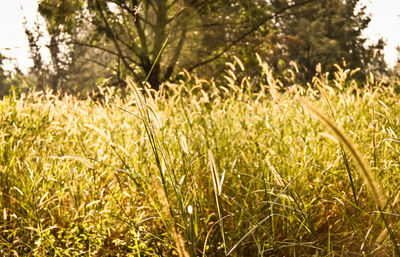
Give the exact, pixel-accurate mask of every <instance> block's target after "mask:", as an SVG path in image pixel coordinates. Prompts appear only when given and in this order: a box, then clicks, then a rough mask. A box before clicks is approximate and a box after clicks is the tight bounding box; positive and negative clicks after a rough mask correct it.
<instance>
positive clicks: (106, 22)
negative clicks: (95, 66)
mask: <svg viewBox="0 0 400 257" xmlns="http://www.w3.org/2000/svg"><path fill="white" fill-rule="evenodd" d="M96 5H97V9H98V10H99V13H100V16H101V19H102V20H103V22H104V24H105V25H106V28H107V30H108V32H109V33H110V34H111V35H112V36H113V37H112V40H113V42H114V46H115V48H116V49H117V52H118V56H119V57H121V59H122V62H123V63H124V65H125V66H126V68H127V69H128V70H129V71H130V72H131V74H132V75H133V74H135V72H134V70H133V69H132V67H131V66H130V65H129V63H128V62H127V61H126V59H125V57H124V55H123V54H122V51H121V48H120V46H119V43H118V40H117V38H116V36H115V34H114V31H113V30H112V29H111V27H110V24H108V21H107V18H106V17H105V16H104V13H103V9H102V8H101V5H100V2H99V0H96Z"/></svg>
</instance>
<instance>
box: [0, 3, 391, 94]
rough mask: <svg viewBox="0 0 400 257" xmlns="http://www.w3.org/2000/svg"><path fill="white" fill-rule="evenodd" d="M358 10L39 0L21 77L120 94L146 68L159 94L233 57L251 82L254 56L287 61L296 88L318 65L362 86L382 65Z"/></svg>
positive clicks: (281, 66)
mask: <svg viewBox="0 0 400 257" xmlns="http://www.w3.org/2000/svg"><path fill="white" fill-rule="evenodd" d="M358 4H359V0H344V1H343V0H291V1H289V0H270V1H265V0H253V1H248V0H65V1H58V0H40V1H39V7H38V11H39V13H40V15H41V16H42V17H43V18H44V20H45V22H46V27H45V28H42V27H41V26H39V25H37V26H36V27H33V28H28V26H26V34H27V36H28V39H29V44H30V49H31V57H32V59H33V62H34V65H33V67H32V68H31V71H30V75H29V76H30V78H31V81H32V84H34V85H35V86H36V87H37V88H39V89H44V88H46V87H49V88H51V89H53V90H63V91H67V92H73V93H78V92H80V93H85V92H87V91H89V90H91V89H93V88H94V86H95V85H96V83H97V82H98V81H100V80H101V79H108V80H107V81H108V83H109V84H111V85H117V86H120V87H124V85H125V84H124V80H125V78H126V76H132V77H133V78H134V79H135V80H137V81H143V80H144V79H145V78H146V76H147V75H148V74H150V70H152V72H151V74H150V76H149V80H148V81H149V83H150V84H151V86H152V87H153V88H154V89H158V87H159V85H160V84H161V83H162V82H163V81H166V80H175V79H178V78H179V72H180V71H182V70H183V69H186V70H188V71H189V72H195V73H197V74H198V75H199V76H201V77H202V76H207V77H211V76H212V77H215V78H216V79H218V78H220V77H222V76H221V74H223V71H224V68H225V66H224V64H225V62H226V61H231V60H232V56H237V57H238V58H240V59H241V60H242V61H243V62H244V64H245V65H246V67H247V68H248V69H247V73H248V74H246V75H249V76H251V75H254V74H256V73H257V69H258V68H257V65H256V63H257V60H256V57H255V53H258V54H259V55H260V56H261V57H262V58H263V59H265V60H266V61H267V62H268V63H269V64H270V65H271V67H272V68H273V70H274V71H275V72H276V74H278V75H279V74H281V75H282V76H284V72H285V70H286V69H287V68H288V67H289V65H290V62H291V61H294V62H295V63H296V64H297V67H298V68H299V74H300V76H299V79H300V80H302V81H301V82H306V81H309V80H310V79H311V77H312V76H313V75H314V73H315V67H316V65H317V64H318V63H322V64H323V70H324V71H328V72H332V71H334V69H335V68H334V66H333V64H335V63H338V64H340V63H342V60H343V59H344V60H346V62H347V64H348V66H349V67H350V68H356V67H360V68H361V70H360V72H359V76H360V79H362V78H363V77H364V76H365V74H366V73H368V72H369V71H370V70H374V71H380V72H384V71H385V68H386V66H385V63H384V61H383V56H382V53H381V51H380V50H382V49H383V46H384V42H383V41H379V42H378V43H377V44H375V45H370V46H366V45H365V38H363V37H362V35H361V33H362V31H363V30H364V29H365V28H366V27H367V26H368V23H369V22H370V18H369V17H368V15H367V14H366V13H365V8H364V7H361V8H359V7H358ZM44 30H45V31H47V33H48V35H49V37H50V42H49V44H48V45H47V48H48V49H49V52H50V55H51V62H50V64H48V65H46V64H44V62H43V58H42V56H41V54H40V47H39V44H38V42H39V40H40V39H41V38H43V31H44ZM161 50H163V51H162V52H161ZM160 53H161V54H160ZM156 60H157V62H156ZM153 64H154V66H153ZM0 73H2V74H3V73H4V72H2V71H1V70H0ZM0 75H1V74H0ZM0 79H1V80H3V78H2V77H1V76H0Z"/></svg>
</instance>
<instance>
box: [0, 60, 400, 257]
mask: <svg viewBox="0 0 400 257" xmlns="http://www.w3.org/2000/svg"><path fill="white" fill-rule="evenodd" d="M260 65H261V67H262V72H261V74H260V75H259V77H258V79H257V80H256V79H250V78H248V77H245V76H240V74H241V72H242V70H243V69H245V68H244V67H243V65H242V64H241V63H240V61H239V60H238V59H235V60H234V61H233V62H232V63H228V64H227V71H226V76H225V79H226V80H225V83H216V82H215V81H213V80H204V79H200V78H197V77H195V76H193V75H191V74H188V73H185V72H184V73H183V77H185V79H184V80H182V81H180V82H177V83H175V84H172V83H166V84H164V85H163V86H162V88H161V89H160V91H158V92H154V91H152V90H151V89H149V88H145V89H142V90H140V89H139V88H141V87H139V86H138V85H136V84H135V83H133V82H129V83H128V84H129V86H128V88H127V90H126V92H125V94H122V93H121V92H120V90H119V89H115V88H110V87H104V88H100V95H101V96H100V97H99V99H96V100H95V99H92V98H88V99H85V100H82V99H79V98H77V97H75V96H71V95H54V94H53V93H51V92H49V91H47V92H30V93H27V94H26V93H21V94H19V93H17V92H14V93H13V94H11V95H10V96H7V97H5V98H4V99H3V100H2V101H1V102H0V141H1V144H0V214H1V215H0V255H1V256H137V257H139V256H179V257H186V256H393V255H398V254H399V253H398V247H399V246H398V244H400V233H399V232H398V231H399V230H400V221H399V209H400V203H399V197H400V190H399V187H400V174H399V171H400V167H399V164H400V154H399V152H400V139H399V135H400V101H399V97H400V96H399V93H398V88H396V86H394V85H390V84H383V83H381V82H379V81H376V80H375V79H374V77H373V75H372V74H371V75H370V76H369V78H368V81H367V82H366V83H364V84H362V85H360V83H358V82H356V81H355V80H353V79H352V75H353V74H354V73H356V72H357V70H355V71H352V70H349V69H345V68H340V67H339V66H337V70H338V71H337V72H336V74H334V77H333V78H332V79H329V77H328V76H327V75H326V74H323V73H321V72H317V74H316V76H315V77H314V79H313V81H310V82H309V83H308V85H298V84H296V83H294V82H293V84H291V85H289V86H285V87H284V86H283V85H282V82H281V81H279V80H278V79H277V78H275V77H274V75H273V74H272V72H271V70H270V69H269V68H268V65H266V64H265V63H262V62H261V63H260ZM317 70H318V69H317ZM295 73H296V71H295V69H293V71H291V72H289V73H288V74H289V75H293V76H295Z"/></svg>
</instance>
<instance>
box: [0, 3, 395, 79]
mask: <svg viewBox="0 0 400 257" xmlns="http://www.w3.org/2000/svg"><path fill="white" fill-rule="evenodd" d="M361 2H362V3H364V4H366V5H367V13H371V14H372V21H371V23H370V25H369V28H368V29H366V30H365V33H364V34H365V36H367V37H368V38H369V39H370V40H371V42H375V41H377V40H378V39H379V38H380V37H383V38H384V39H385V40H386V41H387V46H386V48H385V59H386V61H387V62H388V63H389V65H390V66H393V65H394V64H395V62H396V60H397V51H396V50H395V47H396V46H400V16H399V15H400V0H361ZM36 9H37V0H0V52H1V53H2V54H4V55H6V56H7V57H13V58H15V59H16V61H17V62H18V64H19V67H20V68H21V69H22V70H23V71H26V70H27V69H28V67H29V66H31V65H32V61H31V60H30V59H29V47H28V42H27V39H26V37H25V33H24V28H23V25H22V22H23V17H24V16H25V17H27V20H28V23H29V24H33V22H34V21H35V20H36V19H37V15H36ZM44 54H45V55H46V53H44ZM47 56H48V54H47ZM14 63H15V62H14ZM13 65H14V64H11V63H9V64H8V65H7V66H6V68H8V69H11V68H12V67H13Z"/></svg>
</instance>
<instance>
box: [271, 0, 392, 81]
mask: <svg viewBox="0 0 400 257" xmlns="http://www.w3.org/2000/svg"><path fill="white" fill-rule="evenodd" d="M289 2H290V3H292V2H295V3H297V2H299V0H294V1H287V0H274V1H272V4H273V5H274V6H275V8H282V7H283V6H287V5H289ZM358 4H359V0H344V1H342V0H320V1H315V2H312V3H310V4H309V5H307V6H302V7H300V8H297V9H295V10H294V9H292V10H288V12H287V13H286V15H285V16H282V17H280V18H278V19H277V22H276V33H274V34H273V35H271V36H270V38H271V41H272V42H273V43H274V44H273V45H275V46H276V47H275V48H273V49H272V50H271V52H270V55H269V57H270V60H271V63H272V66H274V68H275V69H277V70H278V69H280V68H281V67H280V64H281V63H282V62H280V61H281V60H283V61H284V62H283V63H288V62H289V61H290V60H293V61H296V63H297V64H298V65H299V67H300V69H301V71H302V72H301V73H303V74H304V78H303V79H304V80H305V81H309V80H310V79H311V77H312V76H313V75H314V73H315V67H316V65H317V64H318V63H321V64H322V65H323V66H324V69H325V70H326V71H329V72H331V74H332V73H333V71H334V70H335V68H334V66H333V64H342V59H344V60H345V61H346V62H347V64H348V67H350V68H357V67H359V68H361V72H360V76H363V75H365V74H366V73H368V70H370V69H371V68H374V69H378V70H380V71H382V70H384V68H385V64H384V60H383V56H382V55H381V54H379V53H378V55H376V52H377V51H378V52H379V51H380V50H382V49H383V46H384V42H383V41H382V40H380V41H379V42H378V43H377V44H375V45H372V46H368V47H366V46H365V41H366V39H365V38H363V37H362V31H363V30H364V29H365V28H366V27H367V26H368V24H369V22H370V18H369V17H368V16H367V15H366V14H365V7H361V8H358ZM374 56H375V57H377V58H375V59H374Z"/></svg>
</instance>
